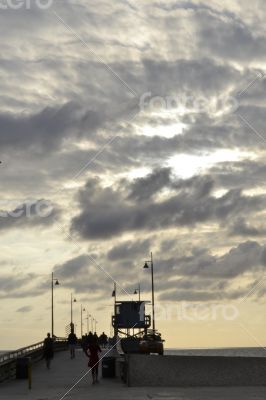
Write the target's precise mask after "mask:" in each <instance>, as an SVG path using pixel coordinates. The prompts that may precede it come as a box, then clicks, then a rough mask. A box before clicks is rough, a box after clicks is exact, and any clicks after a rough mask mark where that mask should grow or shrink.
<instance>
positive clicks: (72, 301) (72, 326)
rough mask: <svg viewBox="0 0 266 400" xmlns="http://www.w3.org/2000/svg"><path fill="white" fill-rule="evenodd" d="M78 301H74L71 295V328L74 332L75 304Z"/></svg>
mask: <svg viewBox="0 0 266 400" xmlns="http://www.w3.org/2000/svg"><path fill="white" fill-rule="evenodd" d="M76 302H77V300H76V299H75V298H74V299H73V295H72V293H71V302H70V318H71V322H70V328H71V330H73V331H74V325H73V303H76Z"/></svg>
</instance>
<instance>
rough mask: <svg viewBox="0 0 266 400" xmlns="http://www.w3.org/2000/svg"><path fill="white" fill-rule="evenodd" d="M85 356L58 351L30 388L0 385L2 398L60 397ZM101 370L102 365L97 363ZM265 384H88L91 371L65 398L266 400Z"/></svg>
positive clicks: (36, 371) (39, 367) (37, 370)
mask: <svg viewBox="0 0 266 400" xmlns="http://www.w3.org/2000/svg"><path fill="white" fill-rule="evenodd" d="M87 360H88V359H87V358H86V357H85V355H84V354H83V353H82V351H81V350H78V351H77V356H76V358H75V359H74V360H70V357H69V353H68V352H67V351H63V352H60V353H57V354H56V355H55V358H54V360H53V362H52V365H51V370H46V367H45V364H44V362H40V363H38V364H35V365H34V366H33V382H32V390H30V391H29V390H28V388H27V381H17V380H16V381H11V382H6V383H2V384H1V385H0V398H1V400H61V399H62V398H63V396H64V395H65V393H66V392H67V391H68V390H69V389H70V388H71V387H72V386H73V385H74V384H75V383H76V382H77V381H78V380H79V379H80V378H81V377H82V376H83V375H84V374H85V373H86V372H88V367H87ZM100 370H101V366H100ZM265 398H266V387H209V388H204V387H203V388H202V387H201V388H173V387H172V388H166V387H158V388H156V387H153V388H150V387H149V388H145V387H142V388H138V387H134V388H129V387H127V386H126V385H124V384H123V383H122V382H121V381H120V379H115V380H113V379H101V381H100V384H98V385H92V384H91V375H90V373H89V374H88V375H87V376H86V377H85V378H84V379H83V380H82V381H81V382H80V383H79V384H77V385H76V386H75V388H74V389H73V390H72V391H71V392H70V393H69V394H68V395H67V396H66V397H65V399H73V400H85V399H86V400H88V399H93V400H122V399H123V400H131V399H136V400H144V399H145V400H149V399H153V400H202V399H204V400H208V399H210V400H216V399H217V400H224V399H228V400H238V399H239V400H240V399H241V400H265Z"/></svg>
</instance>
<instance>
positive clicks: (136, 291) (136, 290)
mask: <svg viewBox="0 0 266 400" xmlns="http://www.w3.org/2000/svg"><path fill="white" fill-rule="evenodd" d="M134 294H139V301H140V283H139V287H138V289H135V291H134Z"/></svg>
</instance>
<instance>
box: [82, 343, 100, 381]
mask: <svg viewBox="0 0 266 400" xmlns="http://www.w3.org/2000/svg"><path fill="white" fill-rule="evenodd" d="M101 351H102V350H101V348H100V346H99V345H98V342H97V340H95V338H94V339H93V341H92V342H91V343H90V344H89V347H88V349H87V352H86V354H87V356H88V357H89V362H88V367H90V368H91V374H92V384H93V385H94V384H95V383H98V382H99V381H98V369H99V353H101Z"/></svg>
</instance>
